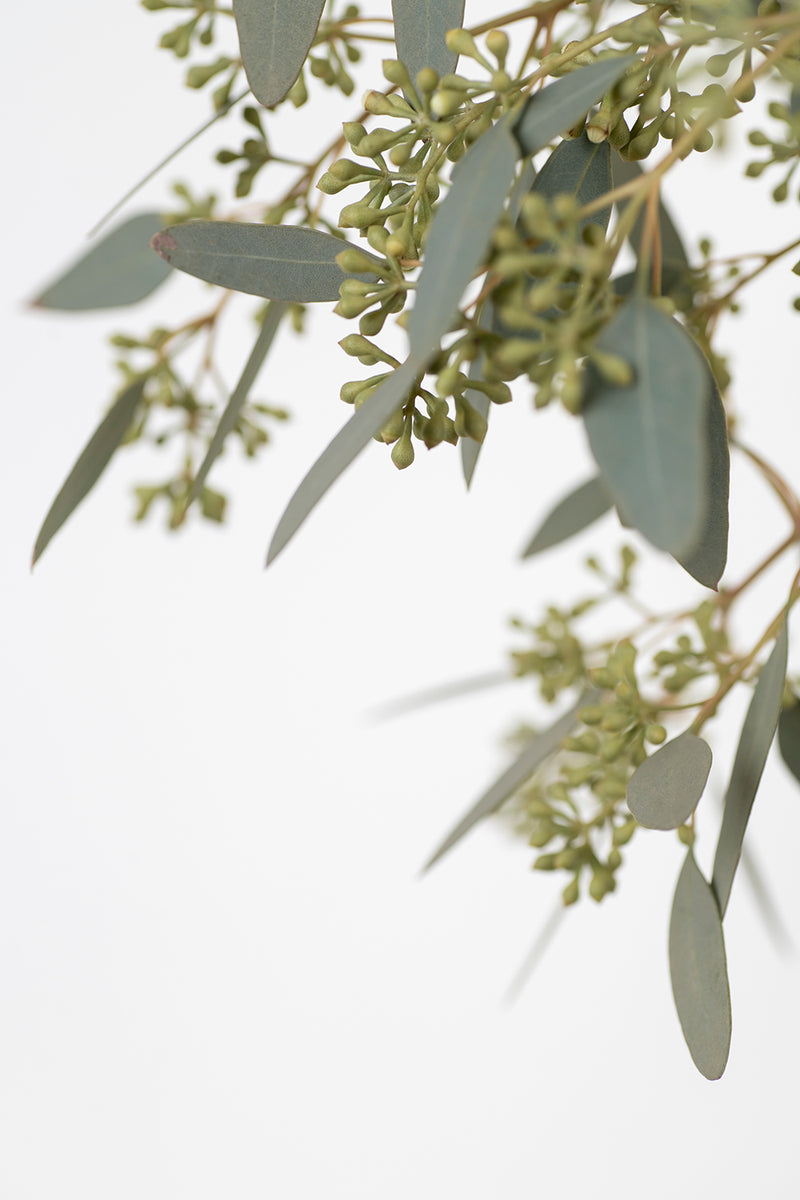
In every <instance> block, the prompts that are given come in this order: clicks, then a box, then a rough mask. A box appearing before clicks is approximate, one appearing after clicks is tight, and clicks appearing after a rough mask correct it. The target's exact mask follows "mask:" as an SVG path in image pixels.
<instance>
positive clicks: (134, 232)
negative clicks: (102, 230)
mask: <svg viewBox="0 0 800 1200" xmlns="http://www.w3.org/2000/svg"><path fill="white" fill-rule="evenodd" d="M163 224H164V219H163V217H162V216H161V215H160V214H159V213H156V212H146V213H139V215H138V216H136V217H131V218H130V220H128V221H124V222H123V223H122V225H117V227H116V228H115V229H112V230H111V232H110V233H107V234H106V236H105V237H104V238H101V240H100V241H99V242H97V243H96V244H95V245H93V246H92V247H91V249H90V250H89V251H88V252H87V253H86V254H84V255H83V257H82V258H80V259H78V261H77V262H76V263H74V264H73V265H72V266H71V267H70V268H69V270H67V271H65V272H64V274H63V275H60V276H59V277H58V279H56V280H55V281H54V282H53V283H51V284H50V286H49V287H46V288H45V290H44V291H43V292H42V293H41V295H39V296H37V297H36V299H35V300H34V301H33V302H32V303H33V304H34V305H35V306H36V307H37V308H55V309H59V310H61V311H69V312H86V311H87V310H91V309H95V308H121V307H123V306H124V305H126V304H138V302H139V301H140V300H144V299H145V297H146V296H149V295H150V294H151V293H152V292H154V291H155V290H156V288H157V287H158V286H159V285H160V284H162V283H163V282H164V280H165V279H166V278H167V276H168V275H169V266H168V264H167V263H165V262H160V261H159V260H158V259H157V258H155V257H154V256H153V255H152V254H151V253H150V251H149V249H148V242H149V241H150V239H151V237H152V236H153V234H154V233H157V232H158V230H159V229H160V228H161V226H162V225H163Z"/></svg>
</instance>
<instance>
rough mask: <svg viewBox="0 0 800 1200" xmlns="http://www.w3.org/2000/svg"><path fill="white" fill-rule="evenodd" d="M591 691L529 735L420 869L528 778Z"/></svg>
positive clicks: (568, 727) (557, 743) (565, 731)
mask: <svg viewBox="0 0 800 1200" xmlns="http://www.w3.org/2000/svg"><path fill="white" fill-rule="evenodd" d="M598 694H599V693H596V692H594V691H589V692H585V693H584V695H582V696H581V698H580V699H579V700H578V702H577V704H574V705H573V706H572V708H571V709H569V711H568V712H566V713H564V716H563V717H560V718H559V719H558V720H557V721H556V722H555V724H554V725H551V726H550V728H549V729H546V730H545V731H544V733H539V734H537V735H536V736H535V737H533V738H531V740H530V741H529V742H528V744H527V746H526V747H525V749H524V750H523V751H522V753H521V754H520V756H519V758H517V759H516V761H515V762H513V763H512V764H511V766H510V767H509V768H508V770H507V771H504V772H503V774H502V775H501V776H500V778H499V779H496V780H495V782H494V783H493V784H492V786H491V787H490V788H489V789H488V790H487V791H485V792H484V793H483V795H482V796H481V798H480V800H478V801H477V803H476V804H474V805H473V806H472V808H471V809H470V810H469V812H468V813H466V814H465V816H463V817H462V818H461V820H460V821H459V822H458V824H457V825H456V826H455V828H454V829H452V830H451V831H450V833H448V835H447V837H446V838H445V839H444V841H443V842H442V843H441V845H440V846H439V847H438V849H437V850H435V851H434V853H433V854H432V855H431V857H430V858H429V859H428V861H427V862H426V864H425V867H424V870H426V871H427V870H428V869H429V868H430V867H432V866H433V864H434V863H435V862H438V860H439V859H440V858H441V857H442V855H444V854H446V853H447V851H448V850H450V849H452V847H453V846H454V845H455V844H456V842H459V841H460V840H461V838H462V837H463V836H464V834H465V833H468V832H469V830H470V829H471V828H472V826H473V825H475V824H476V822H478V821H480V820H482V819H483V818H484V817H488V816H489V815H490V814H491V813H493V812H497V810H498V808H499V807H500V805H501V804H502V803H503V801H504V800H507V799H508V797H509V796H510V795H512V793H513V792H515V791H516V790H517V788H519V787H521V786H522V784H523V783H525V781H526V779H529V778H530V776H531V775H532V774H533V772H534V771H535V770H536V768H537V767H538V766H540V765H541V763H543V762H544V760H545V759H546V758H547V757H548V755H550V754H552V753H553V752H554V751H555V750H557V749H558V748H559V746H560V745H561V742H562V741H563V740H564V738H565V737H567V736H568V735H569V733H570V731H571V730H572V729H574V727H575V723H576V721H577V718H578V711H579V710H580V709H581V708H583V707H584V705H586V704H591V703H592V702H593V699H594V697H595V696H596V695H598Z"/></svg>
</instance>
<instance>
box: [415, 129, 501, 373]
mask: <svg viewBox="0 0 800 1200" xmlns="http://www.w3.org/2000/svg"><path fill="white" fill-rule="evenodd" d="M516 159H517V148H516V144H515V142H514V139H513V137H512V136H511V130H510V126H509V123H508V121H507V120H506V119H502V120H500V121H498V122H497V124H496V125H493V126H492V128H491V129H488V130H487V131H486V133H484V134H483V135H482V136H481V137H479V138H478V140H477V141H476V142H474V143H473V144H472V146H470V148H469V150H468V151H467V153H466V154H465V155H464V157H463V159H462V160H461V162H460V163H459V164H458V167H457V168H456V170H455V171H454V173H453V186H452V187H451V188H450V191H449V192H448V194H447V196H446V197H445V199H444V201H443V202H442V205H441V207H440V208H439V210H438V212H437V213H436V215H435V216H434V218H433V221H432V223H431V227H430V232H429V234H428V240H427V242H426V244H425V257H424V261H423V266H422V271H421V273H420V277H419V281H418V283H417V295H416V299H415V302H414V307H413V309H412V310H411V314H410V316H409V318H408V338H409V345H410V348H411V354H412V356H413V357H415V358H416V359H426V360H427V359H429V358H430V356H431V355H432V354H433V353H434V352H435V351H436V350H437V349H438V346H439V339H440V338H441V337H442V334H444V333H446V332H447V330H448V329H449V327H450V323H451V321H452V319H453V316H454V314H455V313H456V311H457V309H458V303H459V301H460V299H461V296H462V294H463V292H464V289H465V288H466V286H467V284H468V283H469V281H470V279H472V276H473V275H474V274H475V272H476V271H477V269H478V267H479V266H480V264H481V261H482V259H483V257H484V254H485V253H486V249H487V247H488V245H489V241H490V239H491V236H492V233H493V231H494V227H495V225H496V224H497V221H498V219H499V217H500V214H501V213H502V211H503V204H504V202H505V199H506V196H507V195H508V190H509V188H510V187H511V185H512V183H513V180H514V173H515V167H516Z"/></svg>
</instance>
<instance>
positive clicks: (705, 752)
mask: <svg viewBox="0 0 800 1200" xmlns="http://www.w3.org/2000/svg"><path fill="white" fill-rule="evenodd" d="M710 770H711V747H710V746H709V745H708V743H707V742H704V741H703V739H702V738H699V737H697V736H696V735H695V734H694V733H692V732H691V730H688V729H687V730H686V732H685V733H682V734H680V736H679V737H676V738H673V740H672V741H671V742H667V744H666V746H662V747H661V749H660V750H656V752H655V754H651V755H650V757H649V758H646V759H645V760H644V762H643V763H642V764H641V765H640V766H638V767H637V768H636V770H635V771H634V772H633V775H631V777H630V780H629V781H628V794H627V797H626V799H627V803H628V808H629V809H630V810H631V812H632V813H633V815H634V817H635V818H636V820H637V821H638V822H639V824H640V825H644V827H645V828H646V829H677V828H678V826H679V825H683V823H684V821H688V819H689V817H690V816H691V815H692V813H693V812H694V810H695V808H696V807H697V804H698V801H699V800H700V797H701V796H702V794H703V789H704V788H705V786H706V780H707V779H708V773H709V771H710Z"/></svg>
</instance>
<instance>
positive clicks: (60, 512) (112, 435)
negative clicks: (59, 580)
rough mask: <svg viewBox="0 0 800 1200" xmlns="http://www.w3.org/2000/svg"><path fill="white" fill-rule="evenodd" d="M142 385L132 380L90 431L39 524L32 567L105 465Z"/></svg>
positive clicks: (126, 427)
mask: <svg viewBox="0 0 800 1200" xmlns="http://www.w3.org/2000/svg"><path fill="white" fill-rule="evenodd" d="M144 385H145V381H144V380H143V379H136V380H134V382H133V383H132V384H130V386H129V387H127V388H126V389H125V391H124V392H122V393H121V395H119V396H118V397H117V399H116V400H115V401H114V403H113V404H112V406H111V408H110V409H109V410H108V412H107V413H106V415H105V417H104V418H103V420H102V421H101V422H100V424H99V425H98V427H97V429H96V430H95V432H94V433H93V434H92V436H91V438H90V439H89V441H88V443H87V445H86V447H85V449H84V450H83V452H82V453H81V455H80V457H79V458H78V461H77V462H76V463H75V466H74V467H73V468H72V470H71V471H70V473H69V475H68V476H67V478H66V481H65V482H64V486H63V487H62V488H61V491H60V492H59V493H58V495H57V496H56V498H55V500H54V501H53V503H52V504H51V506H50V511H49V512H48V514H47V516H46V517H45V519H44V522H43V523H42V528H41V529H40V530H39V536H38V537H37V539H36V545H35V546H34V549H33V559H32V562H31V566H33V565H34V563H36V561H37V560H38V559H39V558H41V556H42V552H43V551H44V548H45V546H46V545H47V544H48V542H49V541H50V540H51V538H52V537H53V536H54V535H55V534H56V533H58V531H59V529H60V528H61V526H62V525H63V524H64V522H65V521H66V520H67V518H68V517H70V516H71V515H72V513H73V512H74V511H75V509H76V508H77V507H78V505H79V504H80V502H81V500H83V498H84V496H86V495H87V494H88V493H89V491H90V490H91V489H92V488H93V487H94V485H95V484H96V483H97V481H98V479H99V478H100V476H101V475H102V473H103V471H104V470H105V468H106V467H107V466H108V462H109V460H110V458H111V455H112V454H113V453H114V451H115V450H116V449H117V447H118V446H119V445H120V443H121V442H122V439H123V438H124V437H125V434H126V433H127V432H128V430H129V429H130V427H131V425H132V423H133V418H134V414H135V413H136V408H137V406H138V404H139V403H140V401H141V399H142V396H143V394H144Z"/></svg>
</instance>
